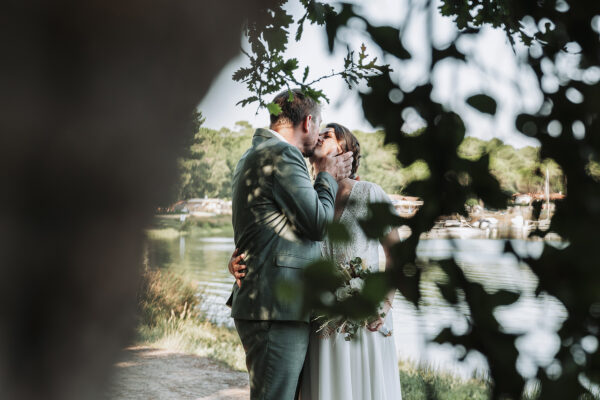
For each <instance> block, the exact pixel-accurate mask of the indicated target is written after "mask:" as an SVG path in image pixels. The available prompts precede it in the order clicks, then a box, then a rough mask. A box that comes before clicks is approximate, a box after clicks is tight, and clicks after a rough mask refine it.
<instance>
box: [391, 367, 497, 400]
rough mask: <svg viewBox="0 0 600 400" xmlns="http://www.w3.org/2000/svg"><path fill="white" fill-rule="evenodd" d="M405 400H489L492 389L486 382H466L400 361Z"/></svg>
mask: <svg viewBox="0 0 600 400" xmlns="http://www.w3.org/2000/svg"><path fill="white" fill-rule="evenodd" d="M399 369H400V385H401V388H402V399H403V400H430V399H436V400H466V399H469V400H488V399H489V393H490V392H489V385H488V383H487V382H486V381H485V380H484V379H475V378H472V379H464V378H460V377H457V376H455V375H452V374H450V373H447V372H443V371H440V370H438V369H435V368H431V367H428V366H422V365H418V364H415V363H413V362H410V361H400V363H399Z"/></svg>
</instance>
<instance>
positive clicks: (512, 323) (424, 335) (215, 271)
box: [146, 236, 567, 377]
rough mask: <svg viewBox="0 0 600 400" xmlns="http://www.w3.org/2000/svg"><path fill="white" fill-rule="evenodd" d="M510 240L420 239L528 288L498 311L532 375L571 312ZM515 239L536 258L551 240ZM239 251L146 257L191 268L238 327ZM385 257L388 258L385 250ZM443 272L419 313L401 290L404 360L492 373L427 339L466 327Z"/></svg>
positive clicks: (198, 248)
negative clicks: (442, 289)
mask: <svg viewBox="0 0 600 400" xmlns="http://www.w3.org/2000/svg"><path fill="white" fill-rule="evenodd" d="M504 242H505V241H504V240H489V239H463V240H454V241H452V240H447V239H430V240H421V242H420V244H419V247H418V249H417V253H418V256H419V257H420V258H423V259H429V260H435V259H442V258H447V257H448V256H450V255H451V254H452V253H453V252H454V256H455V259H456V260H457V262H458V263H459V265H460V266H461V268H462V269H463V271H464V272H465V274H466V275H467V277H468V278H469V279H471V280H473V281H477V282H480V283H482V284H484V286H485V288H486V290H489V291H494V290H498V289H511V290H517V291H520V292H521V293H522V295H521V298H520V299H519V301H518V302H516V303H515V304H513V305H511V306H508V307H500V308H498V309H496V311H495V315H496V317H497V318H498V320H499V321H500V323H501V324H502V326H503V327H504V329H505V330H506V331H508V332H515V333H516V332H518V333H523V334H524V335H523V336H521V337H520V338H519V339H517V343H516V344H517V348H518V349H519V353H520V356H519V359H518V362H517V368H518V370H519V371H520V372H521V374H523V375H524V376H526V377H531V376H532V375H534V374H535V371H536V366H537V365H542V366H547V365H548V364H549V363H550V361H551V360H552V357H553V356H554V354H556V352H557V351H558V349H559V345H560V341H559V338H558V335H556V331H557V330H558V329H559V328H560V326H561V324H562V322H563V321H564V320H565V319H566V317H567V312H566V309H565V308H564V307H563V305H562V304H561V303H560V302H559V301H557V300H556V299H555V298H554V297H551V296H549V295H545V294H543V293H542V294H540V295H539V296H536V295H535V288H536V285H537V278H536V277H535V275H534V274H533V273H532V272H531V271H530V269H529V268H528V267H527V265H525V264H523V263H519V261H518V260H517V259H516V257H514V256H513V255H510V254H503V249H504ZM511 242H512V244H513V247H514V248H515V250H516V251H517V252H518V253H519V254H520V255H521V256H526V255H529V256H532V257H539V256H540V255H541V253H542V250H543V247H544V246H548V245H549V244H548V243H544V242H532V241H524V240H512V241H511ZM233 250H234V242H233V238H224V237H194V236H188V237H186V236H181V237H179V238H176V239H170V240H164V239H153V240H149V241H148V246H147V251H146V257H147V262H148V264H149V265H150V266H151V267H156V268H174V269H177V270H179V271H184V272H186V273H189V274H190V276H191V277H192V278H193V279H195V280H196V281H197V282H198V283H199V286H200V290H201V295H202V298H203V303H202V309H203V311H204V312H205V313H206V315H207V316H208V318H209V319H211V320H212V321H214V322H216V323H218V324H224V325H227V326H233V320H232V319H231V318H230V317H229V308H227V307H226V306H225V305H224V303H225V301H226V300H227V297H228V296H229V294H230V292H231V288H232V284H233V278H232V277H231V275H229V273H228V271H227V262H228V260H229V257H230V255H231V253H232V252H233ZM380 250H381V249H380ZM380 254H381V256H380V259H382V261H383V259H384V256H383V251H380ZM439 277H440V274H438V273H436V271H435V270H434V271H431V273H427V274H425V276H424V279H423V280H422V283H421V285H422V286H421V289H422V294H423V299H422V303H421V307H420V309H419V310H417V309H416V308H415V307H414V306H413V305H412V303H409V302H408V301H406V300H405V299H404V298H403V297H402V296H401V295H400V294H399V293H398V294H397V295H396V298H395V300H394V307H393V313H394V327H393V334H394V337H395V341H396V349H397V351H398V357H399V358H400V359H410V360H412V361H417V362H423V363H425V364H426V365H430V366H434V367H438V368H440V369H444V370H451V371H453V372H454V373H457V374H460V375H462V376H465V377H467V376H471V375H472V374H474V373H485V371H486V370H487V364H486V361H485V358H484V357H483V356H482V355H481V354H479V353H477V352H473V351H472V352H470V353H469V354H468V355H467V357H466V359H465V361H464V362H459V361H457V358H458V357H460V356H461V355H462V354H463V353H461V351H462V352H464V349H460V348H454V347H452V346H451V345H438V344H435V343H428V339H431V338H434V337H435V336H436V335H437V334H438V333H439V331H440V330H441V329H442V328H444V327H448V326H450V327H452V329H453V330H454V331H455V332H457V333H460V332H464V331H465V329H466V322H465V318H464V317H463V316H462V313H461V312H459V311H457V310H456V309H455V308H453V307H451V306H450V305H449V304H447V303H446V302H445V301H444V300H443V298H442V297H441V295H440V294H439V291H438V289H437V287H436V285H435V280H436V279H437V278H439ZM463 311H465V310H463Z"/></svg>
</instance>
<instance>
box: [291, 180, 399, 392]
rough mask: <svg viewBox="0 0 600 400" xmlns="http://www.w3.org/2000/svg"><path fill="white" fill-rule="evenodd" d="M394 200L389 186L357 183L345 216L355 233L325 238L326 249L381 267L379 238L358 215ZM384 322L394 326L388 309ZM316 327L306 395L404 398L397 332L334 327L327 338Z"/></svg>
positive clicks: (333, 254)
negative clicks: (344, 239) (342, 239)
mask: <svg viewBox="0 0 600 400" xmlns="http://www.w3.org/2000/svg"><path fill="white" fill-rule="evenodd" d="M384 201H385V202H390V200H389V198H388V197H387V195H386V194H385V192H384V191H383V190H382V189H381V188H380V187H379V186H378V185H375V184H373V183H370V182H365V181H359V182H356V183H355V184H354V186H353V187H352V190H351V192H350V196H349V198H348V202H347V206H346V207H345V209H344V210H343V212H342V214H341V216H340V222H341V223H343V224H345V225H346V227H347V228H348V230H349V232H350V236H351V241H350V242H348V243H346V244H335V245H331V244H330V243H328V242H323V246H322V250H323V255H324V256H326V257H331V258H332V259H333V260H335V261H348V260H350V259H352V258H354V257H356V256H359V257H361V258H362V259H363V261H365V262H366V265H368V266H369V268H370V269H371V270H377V269H378V268H379V249H378V246H379V243H378V242H377V241H374V240H369V239H368V238H367V237H366V236H365V235H364V234H363V232H362V230H361V229H360V227H359V226H358V223H357V221H358V220H359V219H362V218H365V217H366V215H367V213H368V203H369V202H384ZM385 326H386V327H388V328H389V329H392V328H393V326H394V323H393V320H392V313H391V312H389V313H388V315H387V317H386V320H385ZM316 329H317V327H313V329H312V333H311V337H310V342H309V346H308V359H307V361H306V363H305V366H304V371H303V374H302V382H301V392H300V399H301V400H401V399H402V395H401V392H400V376H399V372H398V359H397V355H396V346H395V343H394V336H393V334H392V336H389V337H385V336H383V335H382V334H381V333H380V332H370V331H369V330H367V329H366V328H363V329H361V330H359V332H358V334H357V335H356V337H354V338H353V339H352V340H350V341H346V340H345V339H344V335H343V334H338V333H334V334H332V335H331V336H329V337H326V338H322V337H320V336H319V334H318V333H316Z"/></svg>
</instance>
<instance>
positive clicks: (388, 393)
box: [229, 124, 402, 400]
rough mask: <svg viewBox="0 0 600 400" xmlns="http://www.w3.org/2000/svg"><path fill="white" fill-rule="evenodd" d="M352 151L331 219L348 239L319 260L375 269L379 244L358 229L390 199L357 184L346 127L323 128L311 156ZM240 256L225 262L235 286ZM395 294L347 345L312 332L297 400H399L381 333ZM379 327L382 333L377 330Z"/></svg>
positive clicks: (393, 359) (394, 364) (388, 323)
mask: <svg viewBox="0 0 600 400" xmlns="http://www.w3.org/2000/svg"><path fill="white" fill-rule="evenodd" d="M347 151H352V152H353V157H354V161H353V164H352V174H353V175H352V177H351V178H348V179H345V180H343V181H341V182H338V185H339V187H338V192H337V196H336V199H335V216H334V218H335V219H336V220H338V221H339V222H341V223H343V224H345V225H346V227H347V229H348V231H349V233H350V236H351V240H350V241H349V242H347V243H344V244H339V243H336V244H335V245H333V244H332V243H330V242H328V241H324V242H323V243H322V247H321V251H322V255H323V256H324V257H329V258H331V259H333V260H334V261H336V262H339V261H349V260H351V259H352V258H354V257H357V256H358V257H361V258H362V259H363V261H364V262H365V264H366V265H367V266H368V267H369V269H371V270H372V271H378V270H379V244H380V242H378V241H376V240H372V239H368V238H367V237H366V236H365V234H364V233H363V231H362V229H361V228H360V226H359V225H358V220H360V219H363V218H365V217H366V216H367V213H368V205H369V203H373V202H376V203H382V202H387V203H390V204H391V201H390V199H389V197H388V196H387V195H386V194H385V192H384V191H383V189H382V188H381V187H380V186H379V185H377V184H375V183H371V182H365V181H359V180H358V177H357V175H356V171H357V169H358V166H359V161H360V145H359V143H358V140H357V139H356V137H355V136H354V135H353V134H352V133H351V132H350V130H348V129H347V128H345V127H343V126H341V125H339V124H328V125H327V128H326V129H325V130H324V131H323V132H322V133H321V135H320V138H319V143H318V145H317V148H316V149H315V155H316V156H324V155H334V154H340V153H345V152H347ZM398 240H399V238H398V232H397V230H396V229H393V230H391V231H390V232H389V233H388V234H387V236H386V239H385V240H383V241H382V242H381V245H382V246H383V249H384V252H385V254H386V266H387V264H388V263H389V262H390V257H389V251H388V249H389V245H391V244H392V243H395V242H396V241H398ZM242 259H243V255H238V253H237V249H236V251H235V252H234V253H233V255H232V258H231V260H230V261H229V271H230V272H231V274H232V275H234V276H235V278H236V282H237V284H238V285H240V284H241V279H243V277H244V275H245V274H244V270H243V265H241V264H240V262H241V260H242ZM394 293H395V291H394V292H391V293H389V294H388V296H387V298H386V300H385V302H384V310H383V311H384V313H385V314H386V317H385V318H381V317H379V318H378V319H377V320H375V321H373V322H372V323H371V324H370V325H369V326H368V327H367V328H365V329H361V330H359V331H358V332H357V334H356V336H355V337H353V338H352V340H350V341H346V340H345V339H344V334H343V333H341V334H340V333H335V332H333V333H331V334H330V335H327V337H323V335H321V334H319V333H317V332H316V330H317V328H318V327H317V326H315V327H314V329H313V330H312V332H311V337H310V342H309V348H308V354H307V359H306V362H305V365H304V370H303V372H302V378H301V379H302V381H301V383H300V400H401V399H402V395H401V392H400V376H399V372H398V359H397V355H396V346H395V343H394V336H393V335H389V336H385V335H384V334H383V333H382V332H381V331H382V330H383V331H385V330H386V328H387V329H389V330H391V329H392V327H393V326H394V324H393V320H392V312H391V308H392V300H393V298H394ZM383 327H384V329H382V328H383Z"/></svg>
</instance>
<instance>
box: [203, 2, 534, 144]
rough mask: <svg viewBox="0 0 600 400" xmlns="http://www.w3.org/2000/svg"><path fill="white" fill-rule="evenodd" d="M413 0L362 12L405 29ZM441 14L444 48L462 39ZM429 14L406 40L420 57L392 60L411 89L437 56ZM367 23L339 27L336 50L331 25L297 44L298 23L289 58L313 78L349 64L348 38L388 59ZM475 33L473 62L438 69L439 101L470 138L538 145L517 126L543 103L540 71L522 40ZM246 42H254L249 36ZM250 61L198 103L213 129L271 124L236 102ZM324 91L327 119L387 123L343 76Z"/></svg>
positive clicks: (436, 32)
mask: <svg viewBox="0 0 600 400" xmlns="http://www.w3.org/2000/svg"><path fill="white" fill-rule="evenodd" d="M409 1H410V0H369V1H362V2H359V1H357V2H356V3H358V4H361V3H362V4H365V6H364V7H362V8H361V15H363V16H365V17H366V18H367V19H368V20H369V21H370V23H371V24H373V25H382V24H394V25H396V26H399V25H400V23H401V21H403V19H404V17H405V16H406V14H407V11H408V9H409V6H408V2H409ZM418 2H419V0H413V4H415V3H418ZM286 8H287V10H288V12H290V13H291V14H292V15H293V16H294V17H299V15H301V14H300V13H301V6H300V3H299V2H298V0H290V1H288V4H287V5H286ZM433 15H434V19H433V24H432V25H433V27H434V29H433V36H432V39H433V42H434V44H435V45H436V46H438V47H440V48H443V47H445V45H447V44H448V43H449V42H450V41H451V40H452V39H453V38H454V35H455V32H456V28H455V25H454V23H453V22H452V20H451V19H450V18H447V17H442V16H441V15H440V14H439V12H437V11H436V12H434V13H433ZM426 18H427V13H426V12H425V11H418V12H414V11H413V13H412V14H411V17H410V19H409V24H408V26H407V28H406V29H405V30H404V33H403V37H402V41H403V44H404V46H405V47H406V48H407V49H408V50H409V51H410V52H411V53H412V55H413V57H412V59H411V60H409V61H403V62H400V61H398V60H395V59H393V58H390V59H385V60H384V61H385V62H386V63H390V64H391V66H392V68H393V69H394V71H393V72H392V79H394V80H395V81H396V82H398V83H399V84H400V87H401V88H402V89H403V90H405V91H408V90H411V89H412V88H413V87H415V86H416V85H417V84H423V83H425V82H426V80H427V79H428V62H429V61H428V56H427V53H426V51H425V50H426V46H424V43H425V41H424V38H425V37H426ZM361 23H362V22H361V21H353V23H352V25H351V26H352V27H355V28H357V29H354V30H352V29H345V30H343V31H341V32H338V39H339V43H338V44H336V46H335V48H334V52H333V53H330V52H329V50H328V48H327V40H326V34H325V30H324V28H323V27H319V26H316V25H305V29H304V34H303V37H302V39H301V41H300V42H294V41H293V34H294V33H295V27H292V29H291V31H292V35H291V38H290V40H291V42H290V43H289V46H288V50H287V52H286V54H285V55H286V56H287V57H290V58H291V57H295V58H297V59H298V60H299V62H300V68H299V71H300V72H299V73H301V72H302V71H303V70H304V66H305V65H308V66H309V67H310V71H311V72H310V75H309V78H308V80H309V81H310V80H312V79H315V78H317V77H319V76H321V75H325V74H328V73H330V72H331V71H332V70H335V71H337V70H339V69H341V68H342V66H343V57H344V56H345V55H346V44H345V43H349V45H350V47H351V49H353V50H358V49H359V48H360V45H361V43H363V42H364V43H365V44H366V46H367V53H368V54H369V55H371V56H378V57H379V58H378V60H379V61H381V60H382V55H381V54H378V53H377V51H376V50H377V48H376V47H375V46H374V45H373V44H372V43H371V42H370V40H369V38H368V37H365V36H361V35H360V34H358V33H357V31H360V25H361ZM471 36H476V38H461V39H460V40H459V41H458V43H457V46H458V48H459V49H460V50H461V51H465V52H466V53H467V63H459V62H455V61H452V60H446V61H444V62H442V63H440V64H439V65H438V66H436V68H435V69H434V71H433V74H432V78H431V79H432V83H433V87H434V90H433V92H432V98H433V99H434V100H436V101H439V102H440V103H442V104H443V105H444V106H446V107H447V108H449V109H451V110H453V111H455V112H457V113H458V114H460V115H461V116H462V118H463V121H464V123H465V126H466V129H467V135H469V136H474V137H477V138H480V139H484V140H489V139H492V138H498V139H500V140H502V141H504V142H505V143H508V144H510V145H513V146H515V147H517V148H520V147H524V146H537V145H538V144H539V143H538V142H537V140H535V139H532V138H529V137H526V136H524V135H522V134H521V133H519V132H518V131H517V130H516V128H515V127H514V120H515V117H516V116H517V115H518V114H519V113H522V112H534V111H536V110H537V109H538V108H539V106H540V105H541V103H542V94H541V91H540V90H539V87H538V84H537V80H536V78H535V75H534V74H533V72H532V71H530V70H529V69H528V67H526V66H523V65H521V64H520V63H519V62H518V57H519V56H522V55H523V53H524V52H525V51H527V50H526V49H525V48H524V47H523V46H519V45H517V47H516V48H515V49H514V50H513V48H512V47H511V46H510V44H509V42H508V39H507V38H506V34H505V33H504V32H503V31H501V30H495V29H493V28H490V27H485V28H483V31H482V32H481V33H480V34H479V35H471ZM344 42H345V43H344ZM240 46H246V44H245V41H244V40H243V38H241V41H240ZM247 64H248V62H247V59H246V57H245V56H244V55H242V54H240V55H239V56H238V57H236V58H234V59H233V60H231V61H230V62H229V63H228V64H227V65H226V66H225V67H224V68H223V70H222V71H221V73H220V74H219V75H218V77H217V78H216V79H215V80H214V82H213V84H212V85H211V88H210V89H209V92H208V93H207V95H206V96H205V98H204V99H203V100H202V102H201V103H200V105H199V107H198V108H199V110H200V111H202V113H203V115H204V116H205V118H206V122H205V126H206V127H209V128H214V129H218V128H221V127H229V128H233V127H234V125H235V123H236V122H237V121H248V122H250V123H251V124H252V125H253V126H254V127H264V126H267V125H268V121H269V115H268V112H267V111H266V110H259V112H258V114H257V113H256V111H257V106H256V104H253V105H249V106H246V107H241V106H236V105H235V104H236V103H237V102H238V101H240V100H241V99H243V98H245V97H248V96H250V92H249V91H248V90H247V89H246V87H245V85H244V84H242V83H238V82H234V81H233V80H232V79H231V76H232V75H233V73H234V72H235V71H236V70H237V69H238V68H240V67H242V66H247ZM317 88H319V89H322V90H324V92H325V93H326V94H327V96H328V97H329V99H330V103H329V104H324V107H323V121H324V122H332V121H335V122H338V123H341V124H343V125H345V126H347V127H349V128H350V129H358V130H361V131H365V132H370V131H374V130H376V129H378V128H379V127H373V126H371V125H370V124H369V122H368V121H367V120H366V119H365V118H364V115H363V112H362V108H361V104H360V98H359V97H358V90H364V88H354V89H352V90H349V89H348V88H347V86H346V84H345V83H344V82H343V81H342V80H341V78H332V79H328V80H324V81H321V82H320V83H319V85H318V86H317ZM478 93H486V94H489V95H491V96H493V97H494V98H495V99H496V101H497V102H498V110H497V113H496V115H495V116H488V115H484V114H481V113H479V112H478V111H476V110H474V109H472V108H470V106H468V105H467V104H466V103H465V99H466V98H468V97H469V96H471V95H473V94H478ZM420 124H421V122H420V118H419V117H418V115H417V114H416V112H415V113H413V115H412V116H411V115H410V113H409V118H408V121H407V126H405V127H404V128H405V130H406V131H411V130H413V129H416V128H418V127H419V126H420Z"/></svg>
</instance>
